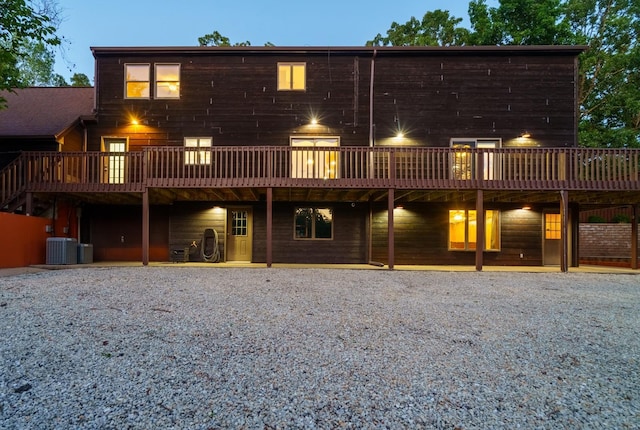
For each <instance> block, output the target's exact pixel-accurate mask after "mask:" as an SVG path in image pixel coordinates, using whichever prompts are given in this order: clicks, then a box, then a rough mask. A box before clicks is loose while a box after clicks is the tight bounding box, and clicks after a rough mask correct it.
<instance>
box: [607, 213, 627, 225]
mask: <svg viewBox="0 0 640 430" xmlns="http://www.w3.org/2000/svg"><path fill="white" fill-rule="evenodd" d="M611 222H618V223H630V222H631V218H630V217H629V215H625V214H616V215H614V216H613V217H612V218H611Z"/></svg>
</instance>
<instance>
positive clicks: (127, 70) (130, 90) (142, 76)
mask: <svg viewBox="0 0 640 430" xmlns="http://www.w3.org/2000/svg"><path fill="white" fill-rule="evenodd" d="M150 70H151V66H150V65H149V64H125V65H124V76H125V88H124V94H125V98H128V99H148V98H149V96H150V94H149V75H150V73H151V71H150Z"/></svg>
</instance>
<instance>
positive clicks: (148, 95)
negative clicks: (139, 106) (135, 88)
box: [124, 63, 151, 100]
mask: <svg viewBox="0 0 640 430" xmlns="http://www.w3.org/2000/svg"><path fill="white" fill-rule="evenodd" d="M130 67H131V68H133V67H146V68H147V76H146V78H147V79H146V80H141V79H139V78H138V79H129V68H130ZM145 82H146V84H147V92H146V94H145V95H142V96H139V97H137V96H130V95H129V84H130V83H132V84H135V83H145ZM124 98H125V99H130V100H136V99H137V100H149V99H150V98H151V64H150V63H125V65H124Z"/></svg>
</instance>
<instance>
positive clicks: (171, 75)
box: [154, 64, 180, 99]
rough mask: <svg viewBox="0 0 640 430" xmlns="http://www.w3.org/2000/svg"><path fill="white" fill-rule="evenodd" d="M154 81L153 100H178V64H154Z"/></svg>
mask: <svg viewBox="0 0 640 430" xmlns="http://www.w3.org/2000/svg"><path fill="white" fill-rule="evenodd" d="M155 79H156V87H155V94H154V96H155V98H157V99H179V98H180V64H156V65H155Z"/></svg>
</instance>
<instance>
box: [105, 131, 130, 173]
mask: <svg viewBox="0 0 640 430" xmlns="http://www.w3.org/2000/svg"><path fill="white" fill-rule="evenodd" d="M103 149H104V152H106V155H105V156H103V157H102V182H103V183H107V184H124V183H125V180H126V167H127V166H126V154H125V153H126V151H127V139H126V138H104V140H103Z"/></svg>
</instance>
